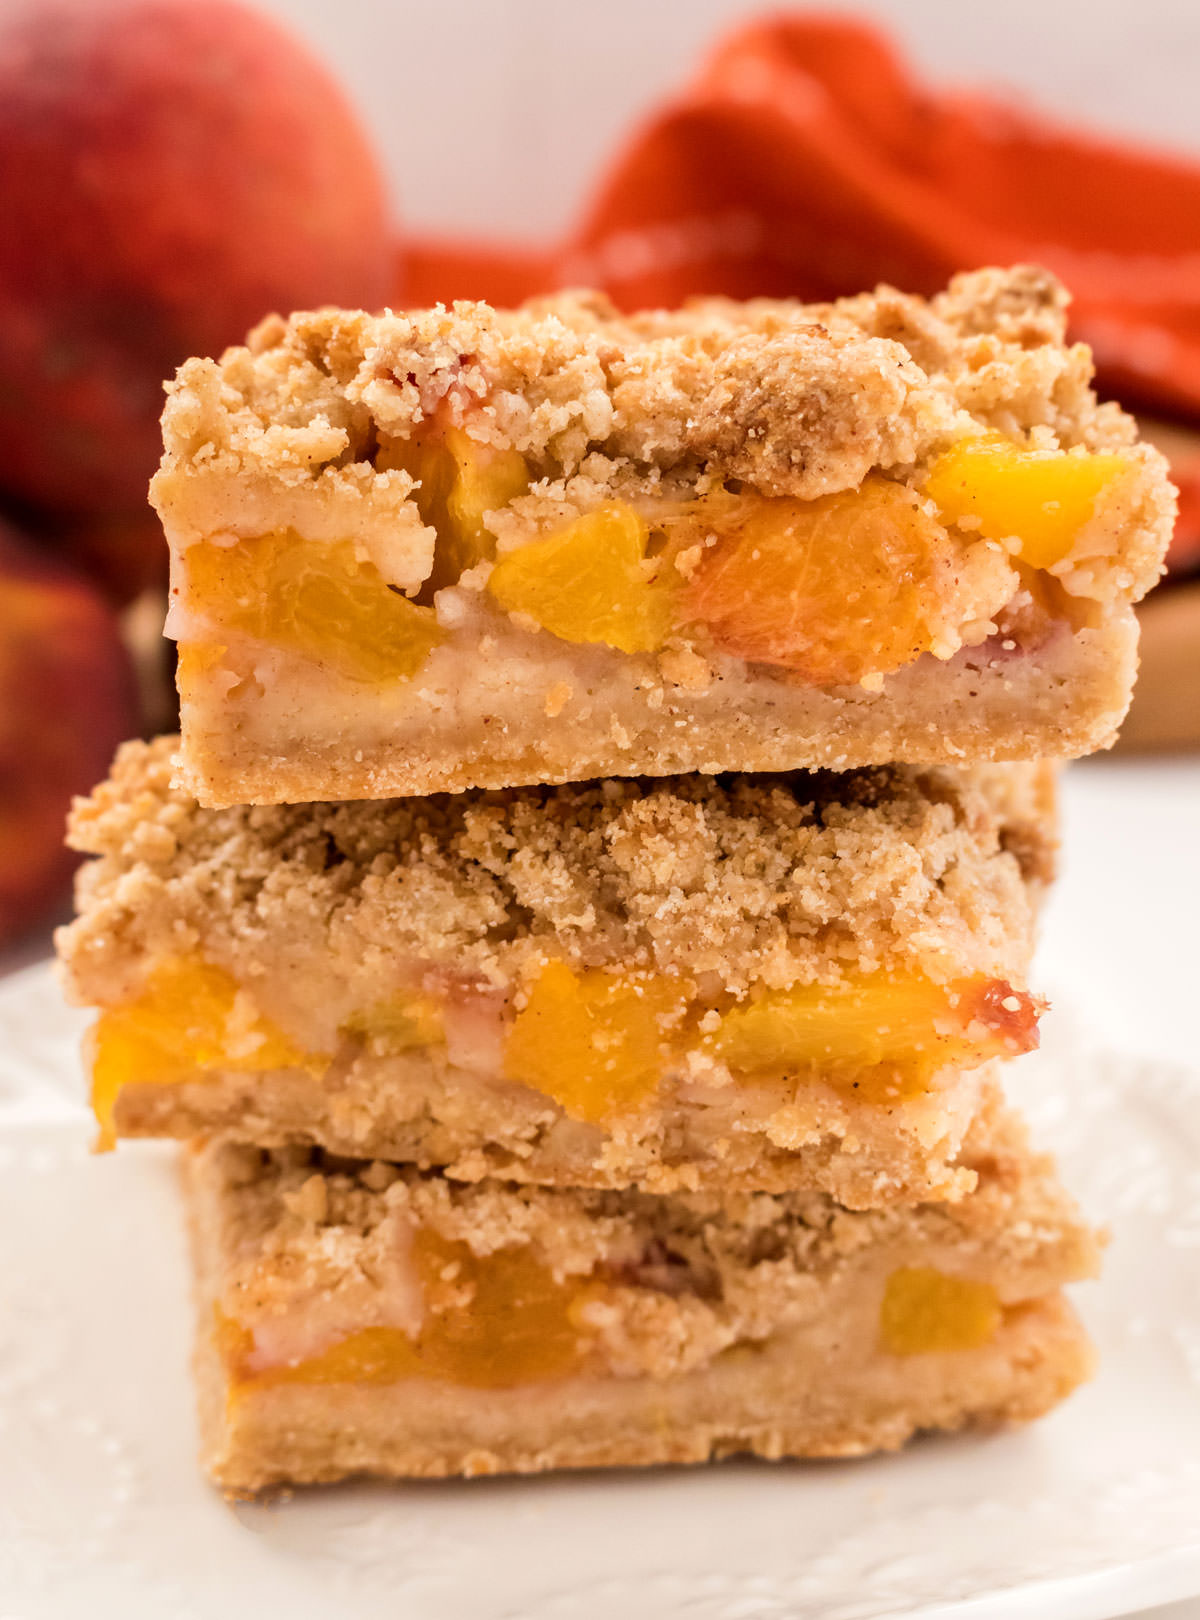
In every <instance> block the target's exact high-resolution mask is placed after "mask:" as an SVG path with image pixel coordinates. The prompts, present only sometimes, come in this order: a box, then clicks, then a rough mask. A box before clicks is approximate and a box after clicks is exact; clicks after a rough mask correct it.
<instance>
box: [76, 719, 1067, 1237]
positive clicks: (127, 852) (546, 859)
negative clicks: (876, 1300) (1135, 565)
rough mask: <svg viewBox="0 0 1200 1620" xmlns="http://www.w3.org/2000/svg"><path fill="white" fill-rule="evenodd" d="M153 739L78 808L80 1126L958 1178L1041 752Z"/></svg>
mask: <svg viewBox="0 0 1200 1620" xmlns="http://www.w3.org/2000/svg"><path fill="white" fill-rule="evenodd" d="M174 747H175V743H174V740H173V739H162V740H160V741H159V742H158V743H156V744H152V745H145V744H141V743H131V744H128V745H126V746H125V747H124V748H123V749H122V751H121V753H120V754H119V755H118V758H117V762H116V765H115V768H114V771H113V775H112V779H111V780H110V781H109V782H108V783H106V784H104V785H103V786H101V787H100V788H98V789H97V790H96V792H95V794H94V795H93V797H92V798H91V799H90V800H86V801H83V802H82V803H80V804H79V805H77V807H76V810H75V814H74V818H73V833H72V837H73V842H74V844H75V847H76V848H78V849H81V850H85V851H87V852H89V853H91V854H94V855H98V856H100V857H101V858H100V859H99V860H98V861H96V862H93V863H92V864H91V865H89V866H88V867H86V868H85V869H84V872H83V875H82V877H81V880H80V884H79V905H80V916H79V919H78V920H77V921H76V922H75V923H74V925H73V926H71V927H70V928H68V929H66V930H65V931H63V932H62V933H61V934H60V936H59V949H60V953H61V955H62V957H63V960H64V962H65V966H66V975H67V981H68V985H69V988H70V990H71V991H72V993H73V995H74V997H75V998H76V999H77V1000H80V1001H84V1002H89V1003H92V1004H94V1005H96V1006H98V1007H99V1008H100V1009H101V1017H100V1020H99V1022H98V1025H97V1027H96V1030H95V1033H94V1036H93V1038H92V1059H93V1086H94V1101H95V1105H96V1111H97V1115H98V1117H99V1119H100V1122H101V1127H102V1132H103V1135H104V1137H105V1138H106V1139H107V1140H109V1141H111V1140H112V1139H113V1138H114V1137H115V1136H147V1135H169V1136H192V1135H195V1134H211V1133H224V1134H228V1135H230V1136H234V1137H237V1138H239V1139H240V1140H242V1141H253V1142H255V1143H258V1144H260V1145H263V1146H275V1145H281V1144H284V1143H287V1142H290V1141H309V1142H315V1143H316V1144H318V1145H319V1146H321V1147H324V1148H326V1149H328V1150H331V1151H333V1152H337V1153H344V1154H352V1155H355V1156H357V1157H360V1158H379V1159H387V1160H405V1161H412V1162H415V1163H417V1164H421V1165H426V1166H440V1167H444V1168H445V1169H446V1170H447V1172H448V1173H449V1174H451V1175H452V1176H454V1177H456V1178H459V1179H477V1178H480V1177H483V1176H502V1177H505V1178H508V1179H514V1180H522V1181H531V1182H540V1183H544V1184H547V1185H556V1186H580V1187H582V1186H590V1187H620V1186H626V1185H630V1184H639V1185H641V1186H643V1187H644V1188H647V1189H650V1190H654V1191H660V1192H662V1191H670V1190H676V1189H680V1188H684V1189H686V1188H691V1187H697V1186H700V1185H703V1186H705V1187H708V1188H712V1189H722V1188H728V1189H735V1188H743V1187H754V1188H762V1189H766V1190H784V1189H788V1188H794V1187H800V1188H812V1189H817V1190H820V1191H824V1192H828V1193H830V1194H832V1195H833V1196H834V1197H836V1198H837V1199H839V1200H840V1201H841V1202H843V1203H846V1204H849V1205H853V1206H857V1207H867V1206H870V1205H872V1204H876V1203H880V1202H895V1201H902V1200H909V1201H915V1200H920V1199H928V1198H930V1197H945V1196H954V1195H956V1194H957V1193H960V1192H962V1191H965V1190H967V1188H969V1186H970V1185H971V1176H970V1172H969V1171H965V1170H963V1169H961V1168H955V1166H954V1160H955V1157H956V1155H957V1153H958V1151H959V1148H960V1146H961V1143H962V1140H963V1136H964V1133H965V1131H966V1129H967V1127H968V1125H969V1124H970V1121H971V1119H972V1117H973V1116H974V1115H975V1113H976V1111H977V1109H978V1107H979V1106H980V1102H981V1099H982V1097H983V1096H984V1095H985V1094H986V1091H987V1088H988V1074H989V1069H990V1067H991V1065H992V1064H993V1063H994V1062H995V1061H996V1060H998V1059H1003V1058H1007V1057H1010V1056H1013V1055H1015V1054H1017V1053H1020V1052H1023V1051H1025V1050H1027V1049H1028V1048H1029V1047H1031V1046H1032V1045H1034V1044H1035V1040H1036V1026H1037V1014H1038V1004H1037V1002H1036V1001H1035V999H1034V998H1033V997H1032V996H1031V995H1030V994H1029V993H1028V991H1027V990H1026V989H1025V988H1024V985H1025V971H1026V966H1027V963H1028V959H1029V954H1030V949H1031V943H1032V925H1033V914H1034V905H1033V901H1034V899H1035V898H1036V892H1037V889H1038V888H1039V886H1040V884H1041V883H1042V881H1043V880H1044V879H1045V878H1046V876H1047V875H1048V873H1049V869H1050V865H1051V860H1052V851H1053V844H1054V834H1053V819H1054V818H1053V777H1052V772H1051V771H1050V769H1049V768H1048V767H1039V766H1010V767H990V768H984V769H981V770H976V771H970V770H964V771H955V770H953V769H951V768H949V767H937V768H932V769H928V770H917V769H911V768H889V769H878V770H866V771H859V772H852V773H848V774H845V775H833V774H814V775H806V774H800V775H793V776H788V777H733V778H725V779H712V778H702V777H680V778H672V779H670V780H669V781H660V782H639V781H619V782H611V781H605V782H600V783H591V784H583V785H574V786H567V787H555V788H550V787H547V788H536V789H535V788H527V789H513V790H507V791H504V792H495V793H484V792H480V793H475V794H463V795H457V796H439V797H433V798H428V799H400V800H386V801H378V802H358V803H348V804H336V805H335V804H313V805H296V806H277V807H271V808H253V807H243V808H236V809H228V810H205V809H201V808H200V807H199V806H198V805H197V804H196V802H195V800H194V799H192V798H190V797H189V796H187V795H186V794H185V793H183V792H182V791H181V790H179V789H175V788H172V786H171V769H172V753H173V749H174Z"/></svg>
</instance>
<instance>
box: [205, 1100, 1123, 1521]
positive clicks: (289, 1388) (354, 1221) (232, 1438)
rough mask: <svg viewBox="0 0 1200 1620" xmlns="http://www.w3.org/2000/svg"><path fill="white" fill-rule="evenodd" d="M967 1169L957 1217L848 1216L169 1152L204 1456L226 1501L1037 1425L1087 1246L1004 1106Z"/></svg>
mask: <svg viewBox="0 0 1200 1620" xmlns="http://www.w3.org/2000/svg"><path fill="white" fill-rule="evenodd" d="M966 1156H967V1158H968V1159H969V1160H970V1162H971V1163H972V1165H973V1167H974V1168H975V1169H976V1170H977V1171H978V1178H979V1179H978V1185H977V1188H976V1191H975V1192H973V1193H972V1194H970V1195H969V1196H968V1197H966V1198H965V1199H963V1200H961V1201H959V1202H958V1203H954V1204H931V1205H925V1206H921V1207H918V1208H916V1209H908V1210H902V1209H894V1208H893V1209H889V1210H881V1211H875V1212H872V1213H870V1214H852V1213H850V1212H848V1211H845V1210H842V1209H839V1208H838V1206H837V1205H836V1204H834V1203H833V1202H831V1201H830V1200H829V1199H827V1198H825V1197H822V1196H819V1195H808V1196H804V1195H800V1194H788V1195H785V1196H782V1197H770V1196H766V1195H763V1194H747V1195H741V1196H738V1195H727V1196H725V1197H723V1198H722V1197H718V1196H716V1195H713V1194H703V1195H700V1194H695V1195H681V1196H675V1197H654V1196H652V1195H646V1194H643V1195H635V1194H630V1193H586V1192H581V1191H571V1190H559V1191H551V1190H547V1189H532V1188H524V1189H521V1188H514V1187H511V1186H508V1185H503V1184H500V1183H496V1182H483V1183H478V1184H476V1185H474V1186H471V1187H464V1186H461V1185H456V1184H454V1183H452V1182H449V1181H447V1180H445V1179H444V1178H443V1177H441V1176H439V1175H425V1176H422V1175H420V1174H419V1173H417V1172H416V1171H414V1170H412V1169H411V1168H397V1167H395V1166H386V1165H382V1164H374V1165H362V1164H357V1163H355V1162H352V1161H332V1162H331V1161H329V1160H327V1159H325V1158H323V1157H322V1156H320V1155H314V1154H310V1153H306V1152H302V1151H300V1150H291V1151H290V1152H285V1153H283V1154H281V1155H268V1154H265V1153H263V1152H261V1151H259V1150H254V1149H248V1148H244V1147H239V1146H236V1145H233V1144H226V1145H213V1146H210V1147H207V1148H202V1149H200V1150H198V1151H193V1152H192V1153H190V1154H188V1155H187V1169H188V1177H187V1179H188V1186H189V1192H190V1199H191V1209H192V1219H193V1232H194V1238H195V1253H196V1267H197V1276H198V1294H199V1309H200V1333H199V1347H198V1356H197V1370H198V1376H199V1381H200V1397H201V1425H202V1446H203V1456H204V1462H205V1465H206V1467H207V1469H208V1471H209V1472H210V1474H211V1475H212V1477H213V1479H214V1480H215V1481H216V1482H217V1483H218V1484H220V1485H222V1486H223V1487H224V1488H225V1489H226V1490H228V1491H231V1492H234V1493H248V1492H254V1491H258V1490H262V1489H265V1488H269V1487H272V1486H278V1485H284V1484H289V1483H303V1482H311V1481H327V1480H334V1479H339V1478H342V1477H344V1476H346V1475H352V1474H361V1473H372V1474H382V1475H392V1476H436V1475H445V1474H468V1475H470V1474H476V1475H477V1474H491V1473H498V1472H509V1471H512V1472H532V1471H540V1470H544V1469H551V1468H573V1467H596V1466H627V1465H631V1464H649V1463H663V1462H698V1461H703V1460H706V1459H707V1458H710V1457H716V1456H722V1455H726V1454H729V1453H734V1452H746V1451H748V1452H755V1453H757V1454H758V1455H760V1456H763V1457H770V1458H779V1457H785V1456H826V1457H828V1456H854V1455H859V1454H862V1453H864V1452H869V1451H873V1450H880V1449H892V1448H894V1447H897V1446H899V1445H901V1444H903V1443H904V1441H905V1440H906V1439H908V1438H909V1436H910V1435H912V1434H913V1433H914V1432H916V1431H917V1430H920V1429H930V1428H944V1429H955V1428H959V1427H961V1426H963V1425H965V1424H972V1425H994V1424H997V1423H1005V1422H1013V1421H1024V1420H1026V1419H1029V1418H1033V1417H1036V1416H1038V1415H1039V1414H1041V1413H1042V1412H1044V1411H1045V1410H1047V1409H1048V1408H1049V1407H1051V1406H1053V1405H1054V1404H1055V1403H1056V1402H1057V1401H1059V1400H1061V1399H1062V1398H1063V1397H1064V1396H1065V1395H1066V1394H1068V1393H1069V1392H1070V1390H1071V1389H1072V1388H1074V1386H1075V1385H1076V1384H1078V1383H1079V1382H1080V1380H1081V1379H1083V1378H1085V1377H1086V1376H1087V1375H1088V1372H1089V1370H1090V1365H1091V1355H1090V1349H1089V1347H1088V1344H1087V1340H1086V1338H1085V1336H1084V1334H1083V1332H1082V1330H1081V1329H1080V1327H1079V1325H1078V1323H1077V1321H1076V1319H1075V1317H1074V1314H1073V1312H1072V1311H1071V1309H1070V1307H1069V1305H1067V1304H1066V1302H1065V1301H1064V1299H1063V1297H1062V1294H1061V1292H1060V1290H1061V1288H1062V1285H1063V1284H1065V1283H1068V1282H1072V1281H1075V1280H1078V1279H1080V1278H1083V1277H1086V1276H1090V1275H1092V1274H1094V1272H1095V1269H1096V1263H1097V1243H1096V1239H1095V1236H1094V1234H1093V1233H1091V1232H1090V1231H1089V1230H1088V1229H1087V1227H1086V1226H1084V1225H1083V1224H1082V1223H1081V1221H1080V1219H1079V1216H1078V1213H1077V1212H1076V1210H1075V1209H1074V1206H1073V1205H1072V1203H1071V1201H1070V1200H1069V1199H1068V1198H1067V1196H1066V1195H1065V1194H1064V1193H1063V1191H1062V1190H1061V1188H1060V1187H1059V1185H1058V1183H1057V1181H1056V1179H1055V1177H1054V1175H1053V1171H1052V1167H1051V1166H1050V1165H1049V1163H1048V1161H1046V1160H1045V1159H1042V1158H1039V1157H1037V1156H1036V1155H1034V1154H1032V1153H1031V1152H1030V1151H1029V1149H1028V1146H1027V1145H1026V1143H1025V1140H1024V1135H1023V1132H1022V1130H1021V1129H1020V1127H1019V1126H1018V1125H1017V1124H1016V1123H1015V1122H1014V1121H1013V1120H1012V1119H1011V1118H1009V1117H1005V1116H1003V1115H1000V1116H996V1117H993V1118H991V1119H989V1120H988V1121H987V1122H986V1125H981V1127H980V1128H979V1129H978V1130H977V1131H976V1133H975V1135H974V1136H973V1139H972V1141H971V1143H970V1145H969V1147H968V1149H967V1155H966ZM430 1255H432V1256H433V1260H432V1263H431V1262H430V1259H429V1256H430ZM510 1296H511V1297H510ZM446 1313H449V1314H446ZM481 1313H482V1314H481Z"/></svg>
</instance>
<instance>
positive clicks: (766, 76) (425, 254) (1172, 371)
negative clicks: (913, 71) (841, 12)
mask: <svg viewBox="0 0 1200 1620" xmlns="http://www.w3.org/2000/svg"><path fill="white" fill-rule="evenodd" d="M1022 260H1035V261H1037V262H1039V263H1041V264H1044V265H1046V266H1048V267H1049V268H1050V269H1052V270H1054V271H1055V272H1056V273H1057V274H1058V275H1060V276H1061V277H1062V279H1063V280H1064V281H1065V282H1066V284H1067V285H1068V286H1069V287H1070V288H1071V289H1072V291H1073V293H1074V299H1075V301H1074V306H1073V325H1072V332H1073V335H1074V336H1075V337H1078V338H1080V339H1082V340H1084V341H1085V342H1087V343H1089V344H1090V345H1091V346H1092V348H1093V349H1094V351H1095V354H1096V360H1097V365H1098V369H1099V374H1100V381H1101V384H1102V386H1103V388H1104V390H1105V391H1106V392H1107V393H1109V394H1112V395H1117V396H1119V397H1120V398H1121V399H1122V400H1123V401H1124V402H1125V403H1127V404H1134V405H1141V406H1145V407H1147V408H1150V409H1153V410H1156V411H1159V412H1161V413H1163V414H1165V415H1174V416H1200V165H1198V164H1196V163H1192V162H1187V161H1185V160H1183V159H1181V158H1173V157H1169V156H1165V155H1162V154H1158V153H1153V152H1150V151H1146V150H1141V149H1138V148H1136V147H1133V146H1129V145H1125V144H1121V143H1118V142H1116V141H1115V140H1106V139H1105V138H1103V137H1102V136H1099V135H1096V134H1084V133H1080V132H1077V131H1075V130H1073V129H1071V128H1069V127H1065V126H1063V125H1060V124H1059V123H1057V122H1056V121H1055V120H1054V118H1053V117H1052V116H1046V115H1041V114H1035V113H1032V112H1029V111H1027V110H1026V109H1024V108H1021V107H1018V106H1015V105H1013V104H1012V103H1010V102H1006V101H1004V100H1001V99H998V98H996V97H994V96H988V95H981V94H975V93H969V94H968V93H961V92H956V91H939V92H933V91H930V90H928V89H926V88H925V87H924V86H922V85H919V84H917V83H916V82H914V80H913V79H912V78H911V77H910V75H909V72H908V70H907V68H906V66H905V64H904V63H903V62H902V61H901V60H900V59H899V57H898V56H897V55H896V53H895V51H894V50H893V49H892V47H891V46H890V45H889V44H888V43H887V42H886V40H885V39H884V38H883V37H881V35H880V34H878V33H877V32H875V31H874V30H873V29H871V28H868V27H865V26H863V25H861V24H858V23H854V22H848V21H844V20H838V19H833V18H828V17H782V18H772V19H770V20H766V21H762V22H757V23H752V24H750V25H749V26H747V27H745V28H742V29H741V30H739V31H738V32H736V33H734V34H732V35H731V36H729V37H728V38H726V39H725V40H724V41H723V42H722V43H720V44H719V45H718V46H717V47H716V49H715V50H714V51H713V53H712V54H711V56H710V57H709V58H708V60H707V61H706V62H705V64H704V65H703V67H702V68H701V70H700V72H699V73H698V75H697V76H696V78H695V79H694V80H693V82H692V83H691V84H690V85H689V86H688V87H687V88H686V89H685V90H684V91H683V93H682V94H680V95H677V96H676V97H674V98H673V99H672V100H670V101H669V102H668V103H667V104H666V105H665V106H664V107H663V108H661V109H660V110H659V111H658V112H657V113H655V114H653V115H652V116H651V117H650V118H649V119H648V120H647V121H646V122H645V123H644V124H643V125H642V127H641V129H640V130H639V131H638V132H636V133H635V135H634V136H633V138H632V139H631V141H630V143H629V144H628V146H627V147H626V148H625V150H624V152H623V153H622V154H621V155H620V156H619V157H618V158H617V160H616V162H615V163H614V164H613V166H612V167H611V169H610V170H609V172H608V174H607V176H606V177H605V178H604V180H603V182H602V183H601V185H600V187H599V189H598V192H597V194H596V196H595V198H594V199H593V201H592V203H591V205H590V206H589V207H588V208H587V210H586V212H585V213H584V215H583V217H582V221H581V223H580V225H579V227H578V228H577V229H576V230H575V231H573V232H572V233H571V234H570V235H569V236H568V238H567V239H566V240H565V241H563V242H560V243H558V244H556V245H554V246H552V247H550V248H548V249H541V250H537V249H522V248H516V247H503V246H498V245H494V244H486V243H481V244H474V245H472V244H467V243H454V242H446V241H433V240H424V241H416V242H410V243H407V244H406V245H405V248H404V250H403V252H402V254H401V259H400V263H399V266H398V285H397V291H396V301H397V303H405V304H409V305H412V304H423V303H431V302H436V301H437V300H439V299H442V300H449V299H453V298H458V297H486V298H488V299H490V300H492V301H493V302H500V303H511V302H514V301H517V300H519V299H521V298H524V297H526V296H528V295H530V294H531V293H535V292H539V291H546V290H549V289H551V288H556V287H561V286H565V285H575V286H578V285H589V286H596V287H600V288H603V289H605V290H606V291H607V292H608V293H609V294H610V295H611V296H612V297H613V299H614V300H615V301H616V302H617V303H618V304H619V305H620V306H622V307H623V308H626V309H632V308H637V307H648V306H658V305H673V304H677V303H679V302H680V301H681V300H683V299H685V298H687V297H689V296H691V295H693V294H696V293H726V294H729V295H731V296H734V297H739V298H744V297H749V296H755V295H760V294H762V295H769V296H775V297H780V296H796V297H799V298H804V299H823V298H831V297H834V296H836V295H838V294H841V293H849V292H854V291H857V290H858V289H859V288H861V287H864V286H870V285H872V284H873V283H874V282H876V281H890V282H892V283H894V284H895V285H898V286H900V287H903V288H904V289H906V290H908V291H913V292H932V291H934V290H935V289H936V288H937V287H940V286H942V285H943V284H944V283H945V282H946V281H947V279H948V278H949V276H950V275H951V274H953V273H954V272H955V271H956V270H961V269H964V268H971V267H973V266H978V265H984V264H1012V263H1016V262H1018V261H1022Z"/></svg>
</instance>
